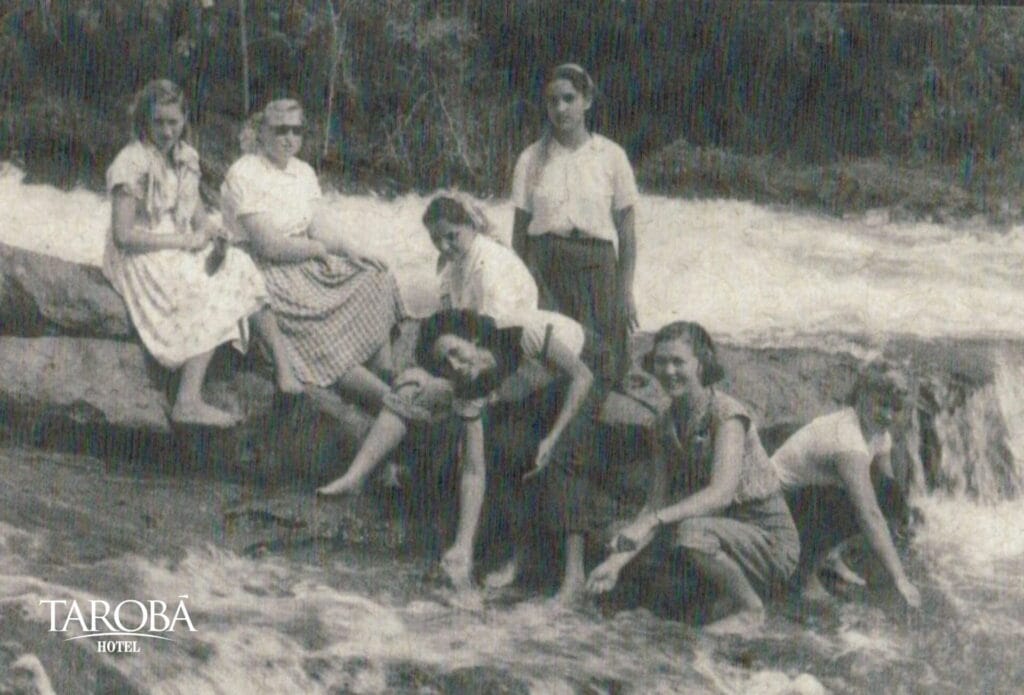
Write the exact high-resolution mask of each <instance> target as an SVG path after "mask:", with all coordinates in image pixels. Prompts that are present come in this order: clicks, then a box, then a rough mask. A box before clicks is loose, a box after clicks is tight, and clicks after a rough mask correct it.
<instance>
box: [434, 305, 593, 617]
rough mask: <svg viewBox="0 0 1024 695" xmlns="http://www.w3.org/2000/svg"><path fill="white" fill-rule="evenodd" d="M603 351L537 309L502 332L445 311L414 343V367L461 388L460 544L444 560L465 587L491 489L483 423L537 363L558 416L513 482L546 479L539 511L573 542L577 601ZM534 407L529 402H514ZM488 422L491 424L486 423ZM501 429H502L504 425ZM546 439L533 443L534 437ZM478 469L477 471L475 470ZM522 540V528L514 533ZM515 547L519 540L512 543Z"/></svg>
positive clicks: (563, 594) (566, 591)
mask: <svg viewBox="0 0 1024 695" xmlns="http://www.w3.org/2000/svg"><path fill="white" fill-rule="evenodd" d="M599 354H600V344H599V343H595V342H594V341H593V340H592V338H591V337H590V336H587V335H585V333H584V330H583V328H582V327H581V326H580V325H579V324H578V323H576V322H575V321H573V320H571V319H569V318H567V317H565V316H562V315H560V314H556V313H553V312H546V311H541V310H537V311H535V312H533V313H530V314H526V315H524V316H523V317H521V319H520V320H519V321H518V323H516V324H514V325H510V326H507V327H505V328H498V327H497V326H496V325H495V323H494V321H493V320H491V319H490V317H487V316H481V315H479V314H477V313H476V312H473V311H468V310H463V311H443V312H440V313H438V314H435V315H434V316H432V317H431V318H429V319H427V320H425V321H424V323H423V326H422V327H421V330H420V337H419V340H418V342H417V345H416V360H417V363H419V364H420V365H422V366H423V367H424V368H425V369H426V370H428V371H429V372H431V373H433V374H435V375H437V376H440V377H443V378H445V379H446V380H448V381H449V382H451V383H452V384H453V386H454V391H455V397H456V400H455V405H454V409H455V411H456V412H457V413H458V414H459V416H460V417H461V418H462V421H463V428H464V434H463V436H464V437H465V442H466V445H465V447H464V448H463V460H462V461H461V462H460V465H461V466H462V467H463V474H462V476H461V480H462V485H461V490H460V499H459V502H460V507H459V537H458V540H457V541H456V544H455V545H454V546H453V548H452V549H451V550H450V551H448V553H446V555H445V558H444V562H445V564H446V565H447V567H446V570H447V571H448V572H449V575H452V574H455V575H456V576H459V577H461V578H462V580H463V581H464V582H466V583H467V584H468V583H469V581H470V578H471V574H470V572H471V563H472V553H473V546H474V540H475V534H476V530H477V525H478V522H479V518H480V511H481V508H482V505H483V499H484V490H485V483H486V479H485V475H486V473H485V471H486V469H485V461H484V458H483V457H484V446H483V442H484V437H485V432H484V428H485V422H487V421H490V420H492V416H493V414H492V413H489V412H487V413H485V411H486V410H488V409H489V408H490V407H491V406H492V405H493V401H494V398H493V395H494V392H495V390H496V389H497V388H498V387H499V385H501V383H502V382H503V381H504V380H505V379H506V378H507V377H509V376H511V375H513V374H516V373H517V372H518V370H520V369H523V368H524V367H525V366H526V365H527V364H528V363H529V362H537V363H540V364H541V365H544V366H545V367H547V368H548V370H550V371H551V372H552V373H553V375H554V376H555V381H554V383H553V385H552V387H551V389H553V390H550V391H548V392H547V393H548V394H549V395H550V397H548V396H545V397H543V399H542V400H544V401H546V402H548V403H554V404H557V406H556V407H555V408H554V412H552V413H551V418H550V419H548V418H544V420H545V421H544V422H542V423H540V426H539V427H535V428H531V432H530V433H528V436H526V437H524V439H523V440H522V441H520V442H518V445H519V446H521V447H524V448H526V449H527V450H529V451H533V452H535V455H534V456H533V457H532V459H531V460H530V461H529V464H528V465H529V468H528V470H527V471H525V472H524V471H514V472H513V474H514V475H517V476H522V477H523V478H525V479H529V478H533V477H539V476H541V475H543V478H542V479H541V481H540V484H541V485H543V487H544V489H545V494H544V495H542V498H543V499H544V508H543V509H532V510H530V512H531V513H532V514H534V515H541V516H543V517H544V518H545V520H546V521H547V522H548V523H549V524H550V526H551V528H553V529H554V530H556V531H561V532H562V533H564V534H565V540H566V547H567V551H566V564H565V572H564V575H563V580H562V587H561V589H560V592H559V598H560V599H561V600H562V601H565V602H571V601H572V600H574V599H575V598H576V597H578V596H579V595H580V594H581V593H582V590H583V583H584V580H585V575H584V566H583V560H584V557H583V551H584V528H583V527H582V526H581V523H582V518H583V516H584V515H583V509H584V506H585V500H583V499H581V498H580V497H579V495H580V494H581V493H584V492H585V489H584V487H583V485H581V484H580V483H581V482H582V481H581V478H580V476H579V475H578V471H579V470H581V469H585V468H586V467H588V465H589V464H590V462H591V461H593V460H594V457H595V454H596V452H595V451H594V446H593V445H594V440H595V437H594V434H595V427H596V419H597V414H598V409H599V406H600V404H601V401H602V399H603V393H604V391H603V388H600V386H598V387H597V388H595V373H594V372H593V371H592V370H591V368H590V367H589V366H588V363H591V364H594V363H597V364H599V363H600V358H599V357H597V358H595V356H596V355H599ZM510 407H511V408H513V409H525V408H531V407H532V406H531V404H530V401H529V400H527V401H523V402H519V403H516V404H511V405H510ZM485 414H486V415H488V418H487V419H485V418H484V415H485ZM499 424H501V423H500V422H499ZM538 438H539V441H536V442H532V441H531V439H538ZM471 471H472V472H471ZM513 533H515V530H513ZM512 540H513V541H516V540H518V539H516V538H513V539H512Z"/></svg>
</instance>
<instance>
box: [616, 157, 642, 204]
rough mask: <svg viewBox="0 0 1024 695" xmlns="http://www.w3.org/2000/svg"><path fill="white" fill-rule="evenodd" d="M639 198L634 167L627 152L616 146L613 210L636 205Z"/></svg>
mask: <svg viewBox="0 0 1024 695" xmlns="http://www.w3.org/2000/svg"><path fill="white" fill-rule="evenodd" d="M639 197H640V193H639V191H638V190H637V187H636V176H634V175H633V166H632V165H631V164H630V163H629V157H627V156H626V151H625V150H624V149H622V148H621V147H619V146H618V145H616V146H615V153H614V156H613V159H612V208H613V209H615V210H624V209H626V208H628V207H630V206H633V205H636V201H637V199H638V198H639Z"/></svg>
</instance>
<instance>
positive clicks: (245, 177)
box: [221, 159, 269, 219]
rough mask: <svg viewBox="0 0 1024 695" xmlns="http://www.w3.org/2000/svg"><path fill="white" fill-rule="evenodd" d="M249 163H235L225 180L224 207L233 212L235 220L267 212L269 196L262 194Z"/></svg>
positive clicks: (223, 191) (243, 161)
mask: <svg viewBox="0 0 1024 695" xmlns="http://www.w3.org/2000/svg"><path fill="white" fill-rule="evenodd" d="M254 174H255V172H253V170H252V167H251V166H249V161H247V160H245V159H242V160H239V161H238V162H236V163H235V165H234V166H232V167H231V168H230V169H229V170H228V173H227V176H226V177H225V178H224V184H223V185H222V186H221V196H222V197H223V198H224V205H225V206H226V207H229V208H230V210H231V213H230V214H231V216H232V217H233V218H236V219H237V218H238V217H242V216H243V215H252V214H256V213H261V212H267V211H268V210H269V205H268V204H267V201H268V196H265V195H261V194H260V185H259V181H258V177H257V176H255V175H254Z"/></svg>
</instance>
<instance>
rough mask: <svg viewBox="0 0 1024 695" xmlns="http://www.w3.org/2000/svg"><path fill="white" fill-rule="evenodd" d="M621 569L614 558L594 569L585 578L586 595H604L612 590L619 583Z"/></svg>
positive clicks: (617, 560) (619, 563)
mask: <svg viewBox="0 0 1024 695" xmlns="http://www.w3.org/2000/svg"><path fill="white" fill-rule="evenodd" d="M622 567H623V565H622V562H620V561H619V559H618V558H616V557H610V558H608V559H607V560H605V561H604V562H602V563H601V564H600V565H598V566H597V567H595V568H594V569H593V570H592V571H591V573H590V575H588V576H587V593H588V594H604V593H607V592H609V591H611V590H612V589H614V588H615V585H616V584H618V583H619V574H621V572H622Z"/></svg>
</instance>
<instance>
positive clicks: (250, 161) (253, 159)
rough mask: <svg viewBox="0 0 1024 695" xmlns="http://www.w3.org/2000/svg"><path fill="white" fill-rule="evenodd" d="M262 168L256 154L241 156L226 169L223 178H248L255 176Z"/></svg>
mask: <svg viewBox="0 0 1024 695" xmlns="http://www.w3.org/2000/svg"><path fill="white" fill-rule="evenodd" d="M262 168H263V163H262V162H261V161H260V156H259V155H257V154H243V155H242V156H241V157H239V158H238V159H236V160H235V161H234V162H233V163H232V164H231V166H230V167H228V171H227V174H225V175H224V178H237V177H248V176H252V175H256V174H258V173H259V172H260V170H261V169H262Z"/></svg>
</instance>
